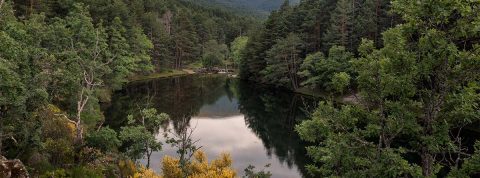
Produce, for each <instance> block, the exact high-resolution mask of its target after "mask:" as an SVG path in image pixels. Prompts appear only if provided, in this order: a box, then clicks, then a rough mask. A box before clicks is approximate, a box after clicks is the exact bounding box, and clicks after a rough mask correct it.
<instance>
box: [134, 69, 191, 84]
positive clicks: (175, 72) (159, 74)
mask: <svg viewBox="0 0 480 178" xmlns="http://www.w3.org/2000/svg"><path fill="white" fill-rule="evenodd" d="M187 74H188V73H187V72H185V71H182V70H166V71H162V72H157V73H152V74H149V75H135V76H132V77H130V78H129V81H130V82H136V81H143V80H152V79H159V78H168V77H175V76H181V75H187Z"/></svg>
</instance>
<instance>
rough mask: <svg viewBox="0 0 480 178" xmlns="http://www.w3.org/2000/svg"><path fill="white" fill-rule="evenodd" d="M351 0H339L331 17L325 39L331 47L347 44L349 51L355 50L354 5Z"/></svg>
mask: <svg viewBox="0 0 480 178" xmlns="http://www.w3.org/2000/svg"><path fill="white" fill-rule="evenodd" d="M352 5H353V4H352V2H351V0H339V1H338V2H337V6H336V8H335V10H334V11H333V12H332V14H331V17H330V27H329V28H328V30H327V32H326V34H325V37H324V41H325V44H326V46H325V47H327V49H329V48H330V47H331V46H333V45H339V46H345V47H346V48H348V49H349V51H352V50H353V41H352V40H353V39H352V32H353V29H352V27H353V20H354V18H353V6H352Z"/></svg>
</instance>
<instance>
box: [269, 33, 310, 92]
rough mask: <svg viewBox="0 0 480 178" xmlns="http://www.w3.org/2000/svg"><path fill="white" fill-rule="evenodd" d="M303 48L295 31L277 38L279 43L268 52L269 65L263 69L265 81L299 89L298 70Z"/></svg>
mask: <svg viewBox="0 0 480 178" xmlns="http://www.w3.org/2000/svg"><path fill="white" fill-rule="evenodd" d="M302 48H303V42H302V40H301V39H300V38H299V37H298V36H297V35H296V34H294V33H291V34H289V35H288V36H287V37H286V38H284V39H280V40H277V44H275V45H274V46H273V47H272V49H270V50H269V51H268V52H267V54H268V58H267V67H265V69H264V70H263V71H262V73H263V75H264V78H265V82H267V83H271V84H274V85H277V86H283V87H287V86H290V87H292V88H293V89H297V88H298V84H299V80H298V75H297V72H298V70H299V67H300V64H301V63H302V58H301V57H300V53H301V52H302Z"/></svg>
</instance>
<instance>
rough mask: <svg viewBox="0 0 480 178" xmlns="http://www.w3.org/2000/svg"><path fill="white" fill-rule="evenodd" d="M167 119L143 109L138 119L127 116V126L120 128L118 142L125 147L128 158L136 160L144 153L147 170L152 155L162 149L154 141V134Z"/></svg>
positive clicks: (165, 116)
mask: <svg viewBox="0 0 480 178" xmlns="http://www.w3.org/2000/svg"><path fill="white" fill-rule="evenodd" d="M168 118H169V117H168V115H166V114H164V113H160V114H159V113H157V110H156V109H154V108H151V109H143V110H142V111H141V113H140V116H139V117H138V118H135V117H134V116H133V115H129V116H128V124H129V126H125V127H122V129H121V131H120V136H119V137H120V140H122V142H124V144H125V145H127V148H126V149H127V150H126V151H127V154H128V155H129V157H131V158H132V159H135V160H136V159H140V158H142V157H143V155H144V154H145V153H146V157H147V168H149V167H150V157H151V155H152V153H153V152H154V151H159V150H160V149H161V148H162V143H161V142H159V141H157V140H156V138H155V134H156V133H157V132H158V130H159V129H160V125H161V123H162V122H164V121H166V120H168Z"/></svg>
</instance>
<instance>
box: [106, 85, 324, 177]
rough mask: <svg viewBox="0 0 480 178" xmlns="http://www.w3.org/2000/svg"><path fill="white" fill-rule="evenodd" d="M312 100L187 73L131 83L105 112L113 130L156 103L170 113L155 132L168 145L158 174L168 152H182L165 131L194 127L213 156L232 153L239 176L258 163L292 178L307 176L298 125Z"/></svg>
mask: <svg viewBox="0 0 480 178" xmlns="http://www.w3.org/2000/svg"><path fill="white" fill-rule="evenodd" d="M313 103H314V101H313V99H312V98H309V97H306V96H303V95H298V94H293V93H291V92H286V91H281V90H275V89H269V88H267V87H264V86H258V85H254V84H249V83H247V82H243V81H239V80H237V79H231V78H227V77H226V76H223V75H188V76H181V77H174V78H166V79H158V80H150V81H144V82H135V83H131V84H129V85H127V86H126V87H125V88H124V89H123V90H121V91H118V92H116V93H115V94H114V95H113V97H112V102H111V104H110V106H108V107H107V109H106V110H105V115H106V118H107V119H106V125H108V126H110V127H112V128H114V129H119V128H120V127H122V126H124V125H125V124H126V123H127V120H126V117H127V115H128V114H131V113H135V112H138V111H139V109H140V108H145V107H153V108H156V109H157V110H158V111H159V112H165V113H167V114H169V115H170V117H171V120H170V121H169V122H168V123H165V124H164V125H163V127H162V129H160V130H159V133H158V135H157V136H156V138H157V139H158V140H161V141H162V142H163V143H164V145H163V149H162V150H161V151H159V152H155V153H153V154H152V156H151V163H150V167H151V168H152V169H154V170H155V171H157V172H161V171H160V167H161V160H162V158H163V157H164V156H165V155H170V156H175V157H176V156H177V153H176V151H177V150H176V149H175V148H172V147H171V146H170V145H167V144H165V138H164V136H163V135H164V133H165V132H166V130H171V131H172V132H180V131H182V130H185V129H187V128H190V129H193V136H192V137H193V139H194V140H198V143H197V146H202V150H203V151H204V152H205V153H206V154H207V155H208V158H209V160H212V159H214V158H216V157H217V156H218V155H219V154H220V153H222V152H228V153H230V154H231V157H232V159H233V167H234V168H235V169H236V170H237V175H238V176H240V177H241V176H242V175H244V169H245V168H247V167H248V165H253V166H255V167H256V168H257V169H256V170H262V169H265V170H267V171H270V172H272V174H273V177H280V178H281V177H285V178H287V177H288V178H292V177H308V175H307V173H306V171H305V169H304V167H305V165H306V164H308V163H309V162H310V160H309V158H308V157H307V156H306V150H305V146H306V143H304V142H302V141H301V140H300V138H299V137H298V135H297V134H296V133H295V131H294V127H295V125H296V124H298V123H299V122H301V121H302V120H304V119H305V118H307V117H306V115H307V114H306V113H308V112H309V111H310V110H311V108H313V107H309V106H313ZM140 162H141V163H143V164H146V160H140ZM267 164H269V165H270V166H269V167H268V168H264V166H265V165H267Z"/></svg>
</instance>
